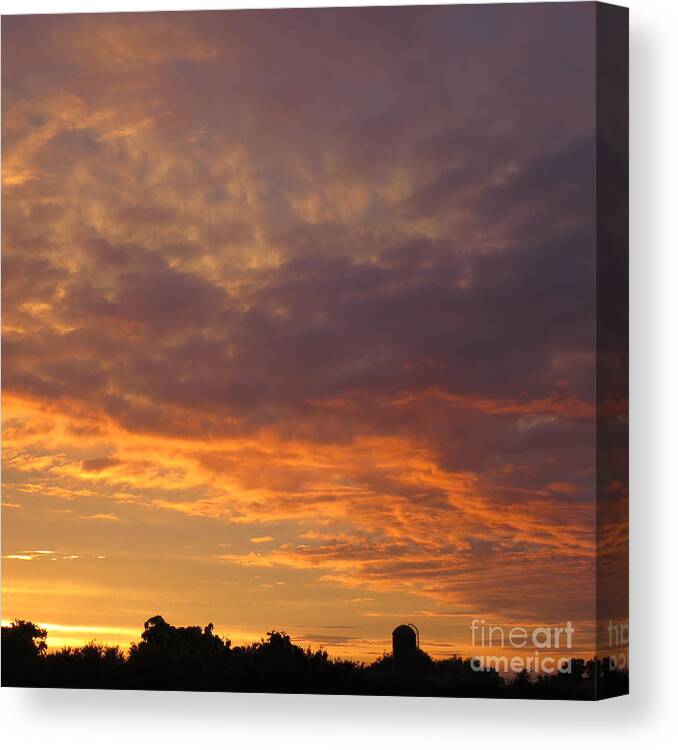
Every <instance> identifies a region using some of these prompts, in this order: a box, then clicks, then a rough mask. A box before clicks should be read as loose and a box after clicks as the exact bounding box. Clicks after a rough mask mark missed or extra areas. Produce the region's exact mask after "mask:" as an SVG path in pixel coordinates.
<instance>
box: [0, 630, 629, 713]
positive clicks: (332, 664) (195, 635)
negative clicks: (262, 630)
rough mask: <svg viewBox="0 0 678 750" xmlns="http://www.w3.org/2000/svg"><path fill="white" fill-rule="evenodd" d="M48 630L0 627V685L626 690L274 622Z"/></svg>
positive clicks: (618, 675)
mask: <svg viewBox="0 0 678 750" xmlns="http://www.w3.org/2000/svg"><path fill="white" fill-rule="evenodd" d="M46 638H47V632H46V631H45V630H43V629H41V628H39V627H38V626H36V625H35V624H33V623H32V622H28V621H26V620H15V621H14V622H13V623H12V624H11V625H9V626H7V627H3V628H2V664H1V666H2V684H3V686H14V687H62V688H99V689H122V690H130V689H134V690H208V691H237V692H269V693H271V692H273V693H325V694H334V695H338V694H357V695H418V696H456V697H488V698H538V699H539V698H540V699H558V698H567V699H576V700H592V699H594V697H595V692H594V682H597V687H598V690H597V697H598V698H606V697H612V696H615V695H624V694H625V693H627V692H628V672H627V671H623V672H622V671H616V670H613V669H611V668H610V664H609V661H608V660H606V659H604V660H602V661H599V660H589V661H584V660H583V659H573V660H572V662H571V664H570V673H568V674H560V673H556V674H554V675H530V674H529V673H528V672H521V673H520V674H518V675H517V676H516V677H515V678H513V679H511V680H507V679H504V678H503V677H502V676H501V675H500V674H499V673H498V672H496V671H495V670H493V669H492V670H489V671H482V672H479V671H476V670H474V669H473V665H472V663H471V661H470V660H469V659H462V658H460V657H453V658H451V659H443V660H434V659H431V658H430V657H429V656H428V655H427V654H426V653H425V652H424V651H420V652H419V658H418V659H417V660H416V663H414V664H412V665H411V666H410V667H409V668H408V669H407V670H403V669H397V668H396V666H397V665H394V663H393V659H392V657H391V655H390V654H385V655H384V656H382V657H380V658H379V659H377V660H376V661H374V662H372V663H371V664H367V665H366V664H362V663H358V662H355V661H350V660H347V659H340V658H332V657H330V656H329V655H328V653H327V652H326V651H324V650H322V649H318V650H316V651H313V650H311V649H310V648H307V649H303V648H301V647H299V646H297V645H295V644H293V643H292V641H291V640H290V637H289V636H288V635H286V634H285V633H283V632H278V631H272V632H270V633H267V634H266V638H262V640H261V641H260V642H258V643H252V644H250V645H248V646H232V645H231V642H230V641H228V640H224V639H222V638H221V637H220V636H218V635H216V634H215V633H214V632H213V627H212V625H211V624H210V625H207V626H206V627H205V628H201V627H199V626H189V627H175V626H173V625H170V624H169V623H167V622H165V620H164V619H163V618H162V617H160V616H159V615H156V616H155V617H152V618H151V619H150V620H147V621H146V623H144V631H143V633H142V634H141V640H140V641H139V642H138V643H134V644H132V646H131V647H130V649H129V652H128V653H127V654H125V653H124V652H123V651H122V650H121V649H119V648H118V647H117V646H114V647H111V646H104V645H101V644H98V643H90V644H87V645H86V646H82V647H79V648H71V647H65V648H61V649H59V650H55V651H51V652H48V651H47V646H46ZM596 673H597V678H598V679H597V680H594V675H595V674H596Z"/></svg>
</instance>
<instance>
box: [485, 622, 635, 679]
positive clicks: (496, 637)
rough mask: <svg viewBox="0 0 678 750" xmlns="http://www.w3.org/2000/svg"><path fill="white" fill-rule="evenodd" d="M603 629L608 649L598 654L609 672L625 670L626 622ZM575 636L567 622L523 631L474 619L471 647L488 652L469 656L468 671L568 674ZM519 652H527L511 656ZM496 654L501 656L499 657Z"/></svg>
mask: <svg viewBox="0 0 678 750" xmlns="http://www.w3.org/2000/svg"><path fill="white" fill-rule="evenodd" d="M606 629H607V636H608V641H609V643H608V648H607V649H602V654H601V655H603V656H604V657H605V659H606V660H607V661H608V666H609V668H610V669H619V670H624V669H626V668H627V666H628V645H629V626H628V622H617V623H615V622H614V621H613V620H609V623H608V625H607V628H606ZM574 633H575V628H574V626H573V625H572V622H571V621H570V620H568V621H567V622H566V623H565V624H564V625H561V626H552V625H549V626H540V627H535V628H524V627H521V626H518V625H513V626H511V627H504V626H503V625H488V624H487V623H486V622H485V620H479V619H474V620H473V621H472V622H471V647H472V648H473V649H474V650H475V649H478V650H479V651H480V650H482V651H484V652H487V653H484V654H483V655H481V656H473V657H471V668H472V669H473V670H474V671H476V672H489V671H490V670H492V669H494V670H496V671H497V672H502V673H507V672H509V671H511V672H521V671H523V670H527V671H528V672H542V673H544V674H555V673H556V672H559V673H560V674H571V673H572V656H573V654H572V653H571V652H572V642H573V639H574ZM520 650H523V651H525V652H529V653H526V654H514V655H511V653H510V652H512V651H520ZM493 651H494V653H492V652H493ZM497 652H504V653H503V654H502V655H499V654H498V653H497ZM507 652H509V653H507ZM543 652H546V653H543Z"/></svg>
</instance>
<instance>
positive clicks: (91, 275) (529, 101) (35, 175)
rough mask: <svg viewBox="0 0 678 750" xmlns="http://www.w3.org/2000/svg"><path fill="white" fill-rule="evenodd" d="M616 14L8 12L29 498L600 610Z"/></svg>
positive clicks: (275, 557)
mask: <svg viewBox="0 0 678 750" xmlns="http://www.w3.org/2000/svg"><path fill="white" fill-rule="evenodd" d="M592 12H593V11H592V10H591V7H589V6H588V5H587V4H585V5H583V6H575V7H571V6H565V5H552V6H539V5H537V6H529V7H528V6H525V7H520V6H512V7H510V8H509V7H507V8H500V7H498V6H488V7H482V6H477V7H473V8H465V7H463V6H460V7H449V8H443V7H439V8H417V9H413V8H398V9H395V8H391V9H361V10H323V11H311V10H305V11H278V12H264V13H261V12H229V13H195V14H193V13H191V14H185V13H173V14H140V15H136V16H134V17H132V16H125V15H119V16H118V15H98V16H87V15H85V16H60V17H59V16H51V17H50V16H41V17H23V18H21V17H15V18H8V19H5V21H4V23H3V212H4V213H3V235H4V236H3V245H4V260H3V326H4V330H3V355H4V356H3V385H4V410H5V419H4V429H5V457H4V467H5V478H6V481H7V490H8V492H9V493H10V495H11V497H10V499H11V500H14V501H15V502H16V503H18V504H19V505H21V506H22V507H20V508H17V509H15V510H14V511H13V512H14V513H15V514H20V513H22V512H23V511H22V508H23V506H30V504H31V503H32V502H33V503H38V502H40V503H43V504H44V503H48V504H49V503H50V502H51V503H57V504H58V503H63V502H64V501H68V502H69V503H71V504H72V503H76V504H77V503H80V504H81V505H83V507H82V508H79V509H78V510H77V511H76V512H77V514H78V516H79V517H80V518H81V519H88V523H89V524H90V525H95V524H96V525H97V527H106V528H107V531H105V532H104V531H102V532H101V533H102V534H104V533H105V534H111V535H112V534H119V533H120V532H119V528H120V526H121V525H122V524H124V521H125V518H124V513H125V508H128V507H134V506H139V507H143V508H144V509H146V510H147V511H148V515H147V519H148V524H149V530H148V532H147V534H148V535H149V537H153V536H154V535H157V534H159V533H160V532H158V531H154V528H155V527H154V526H153V523H154V519H156V520H157V519H164V518H165V517H166V515H167V510H168V509H169V510H171V511H173V512H175V513H178V514H181V515H180V517H181V518H186V519H189V518H196V517H199V518H205V519H212V520H211V522H212V523H216V524H219V525H220V528H224V529H225V531H226V533H227V534H228V533H230V531H229V530H235V529H237V528H238V527H244V526H247V528H248V529H249V531H248V532H247V533H246V534H245V537H244V540H243V541H242V543H240V542H237V543H234V548H233V549H229V550H224V549H221V550H219V549H213V550H207V549H201V542H200V539H199V538H198V537H196V538H193V539H192V540H191V541H190V544H191V549H192V551H193V553H195V554H199V555H202V556H204V557H205V558H208V559H209V560H211V564H213V565H215V566H228V569H231V568H233V567H234V566H235V567H236V568H248V569H250V568H261V569H262V570H263V569H269V568H274V569H275V570H276V571H279V575H280V576H287V575H290V571H293V572H303V573H309V572H310V573H311V574H312V575H313V576H314V578H315V580H320V581H326V582H327V584H328V585H331V584H339V585H341V586H348V587H353V588H356V589H365V590H370V591H378V592H393V593H395V594H398V593H399V592H400V593H403V592H404V593H405V594H407V595H410V594H412V595H415V596H423V597H425V598H426V599H427V600H428V603H429V605H430V604H431V602H433V603H434V604H435V605H436V606H441V607H448V609H449V607H452V608H453V610H454V611H455V612H457V613H459V614H460V615H464V614H465V615H476V614H477V613H483V614H487V615H488V616H493V617H502V618H504V619H509V620H512V621H514V620H515V621H517V620H522V621H545V622H551V621H555V620H558V619H566V618H570V619H576V618H579V619H581V620H582V621H584V620H588V619H590V618H592V613H593V604H592V602H593V593H594V592H593V589H592V585H593V584H592V578H591V576H592V565H593V553H594V542H595V540H594V533H593V530H594V526H593V521H594V517H593V513H594V511H593V499H594V494H593V488H594V482H595V476H594V463H593V461H594V453H593V446H594V439H595V434H594V422H593V415H594V398H595V371H594V326H593V320H594V303H595V300H594V268H593V252H592V250H593V242H594V217H593V200H592V197H593V194H592V191H593V168H594V156H595V152H594V140H593V137H594V127H593V126H594V105H595V102H594V93H593V88H592V82H593V73H592V71H593V67H592V66H593V37H592V34H593V24H592V23H591V20H592V16H591V14H592ZM50 498H51V500H50ZM40 507H44V505H41V506H40ZM66 509H67V510H68V507H67V508H66ZM130 512H131V511H130ZM121 516H122V518H121ZM119 520H122V524H121V523H110V522H111V521H119ZM104 521H108V523H103V522H104ZM97 522H102V523H97ZM17 523H19V522H18V521H17ZM60 523H63V524H68V523H70V521H69V514H66V515H65V516H64V518H63V520H62V521H60ZM186 523H188V521H186ZM274 528H276V531H272V530H273V529H274ZM278 528H280V529H281V531H282V533H278V530H277V529H278ZM233 534H235V535H237V532H236V531H233ZM234 538H235V537H234ZM247 539H250V540H251V542H252V543H253V544H254V545H255V546H254V547H251V546H248V544H247V541H246V540H247ZM11 542H12V538H11V537H10V538H9V543H10V544H9V545H8V546H11ZM257 542H258V543H257ZM145 543H146V542H142V541H141V540H139V539H136V540H135V539H134V538H130V540H129V543H128V544H127V546H125V543H122V542H121V543H120V544H121V547H120V550H121V553H124V554H127V555H132V556H133V555H134V554H136V553H138V552H139V550H140V548H141V547H140V546H139V545H143V544H145ZM18 564H19V563H18V562H17V565H18ZM277 574H278V573H277ZM280 588H283V587H280ZM280 596H287V594H280ZM299 596H302V594H301V593H299ZM367 598H368V599H369V597H367ZM262 606H263V605H262ZM309 606H310V603H309Z"/></svg>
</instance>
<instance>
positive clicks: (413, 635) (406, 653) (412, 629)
mask: <svg viewBox="0 0 678 750" xmlns="http://www.w3.org/2000/svg"><path fill="white" fill-rule="evenodd" d="M418 651H419V631H418V630H417V627H416V626H415V625H412V624H408V625H398V627H397V628H396V629H395V630H394V631H393V668H394V669H396V670H403V669H405V670H406V669H412V668H413V667H414V665H415V664H416V662H417V652H418Z"/></svg>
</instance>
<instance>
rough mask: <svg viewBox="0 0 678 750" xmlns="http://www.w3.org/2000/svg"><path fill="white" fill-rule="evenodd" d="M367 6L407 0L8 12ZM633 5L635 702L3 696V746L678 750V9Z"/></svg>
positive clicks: (30, 7) (153, 1)
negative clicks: (677, 746) (676, 749)
mask: <svg viewBox="0 0 678 750" xmlns="http://www.w3.org/2000/svg"><path fill="white" fill-rule="evenodd" d="M361 4H371V5H380V4H391V5H394V4H405V3H398V2H397V0H396V1H395V2H390V3H379V2H369V3H364V2H363V3H361V2H353V3H345V2H330V3H328V2H322V0H320V1H318V2H299V0H296V1H294V0H293V1H292V2H289V3H284V2H247V1H246V0H244V1H243V2H228V1H227V0H217V2H209V1H206V0H201V1H200V2H199V3H197V4H195V6H190V5H187V4H186V2H181V0H141V3H136V2H133V0H100V2H96V1H95V0H52V1H51V2H49V1H47V0H43V2H36V1H35V0H25V1H24V2H6V1H5V0H0V8H1V10H2V13H3V14H6V13H29V12H30V13H35V12H42V13H44V12H66V11H68V12H72V11H80V12H82V11H120V10H126V11H139V10H170V9H175V10H178V9H192V7H194V8H195V9H206V8H228V7H232V8H233V7H248V8H252V7H276V6H277V7H281V6H282V7H284V6H285V5H294V6H298V7H299V6H318V5H361ZM429 4H431V3H430V2H429ZM619 4H626V5H628V6H629V7H630V9H631V560H632V573H631V643H632V651H631V661H632V673H631V690H632V694H631V695H630V696H627V697H624V698H617V699H614V700H610V701H605V702H602V703H597V704H595V703H567V702H529V701H490V700H476V699H431V698H427V699H421V698H418V699H414V698H364V697H325V696H285V695H276V696H272V695H240V694H210V693H197V694H191V693H143V692H122V693H115V692H105V691H95V690H90V691H66V690H42V691H41V690H20V689H10V688H3V689H2V690H1V691H0V745H2V746H4V747H8V748H15V747H17V746H18V747H21V748H27V749H32V748H50V750H51V749H52V748H54V749H56V748H68V749H69V750H77V749H79V748H91V747H93V746H94V747H97V748H116V750H119V748H120V747H121V746H125V745H127V746H130V747H142V746H145V747H149V746H151V745H153V746H162V748H163V750H175V749H178V748H182V750H183V748H186V747H187V746H188V747H194V748H196V750H197V749H198V748H200V749H201V750H202V748H208V747H210V748H211V747H224V746H226V747H228V746H231V747H236V748H238V750H240V748H242V747H262V748H268V747H271V746H273V747H275V748H287V747H290V748H291V747H294V748H306V747H309V748H314V750H315V749H316V748H325V747H329V748H339V747H341V748H346V746H347V745H349V744H350V746H352V747H356V748H361V747H368V746H388V747H389V748H415V749H416V750H419V749H420V748H422V747H430V746H443V747H450V748H455V747H460V748H461V747H463V748H464V749H465V750H466V749H472V748H473V749H474V748H486V747H492V748H496V747H501V748H502V749H503V748H511V747H520V748H523V749H524V748H531V747H542V746H548V747H549V748H560V747H563V748H568V750H572V748H573V747H574V748H580V747H581V748H589V747H598V748H601V747H602V748H605V747H608V746H614V747H616V748H625V747H634V748H637V747H639V746H641V747H642V746H648V747H654V746H660V743H662V739H663V741H664V742H668V741H669V738H671V739H672V740H674V741H675V723H676V720H675V716H676V714H677V713H678V709H677V707H676V699H675V691H676V689H677V685H678V638H677V637H676V636H677V635H678V619H677V617H676V603H675V599H676V589H677V588H678V586H677V584H676V573H677V572H678V567H677V565H676V548H677V547H678V538H677V536H676V535H677V534H678V523H677V518H676V505H677V504H678V493H677V492H676V478H675V474H676V464H677V463H678V443H677V441H676V436H675V428H676V424H677V423H678V413H677V409H676V405H677V399H676V388H677V387H678V366H677V365H678V357H677V356H676V348H677V347H676V344H677V342H678V326H677V324H678V314H677V313H678V291H677V284H676V282H677V281H678V278H677V277H678V268H677V266H678V263H677V262H676V256H677V254H678V246H677V243H676V236H675V235H676V232H675V227H676V213H678V197H677V195H676V190H675V181H676V176H677V172H678V159H677V158H676V152H677V147H676V142H677V139H678V117H677V116H676V115H677V112H678V105H677V100H678V97H677V95H676V92H677V91H678V81H677V80H676V79H677V76H678V64H677V62H678V31H677V30H676V29H677V26H678V3H677V2H676V0H630V1H629V2H626V3H619ZM671 728H674V731H673V732H671V733H669V730H670V729H671Z"/></svg>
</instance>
